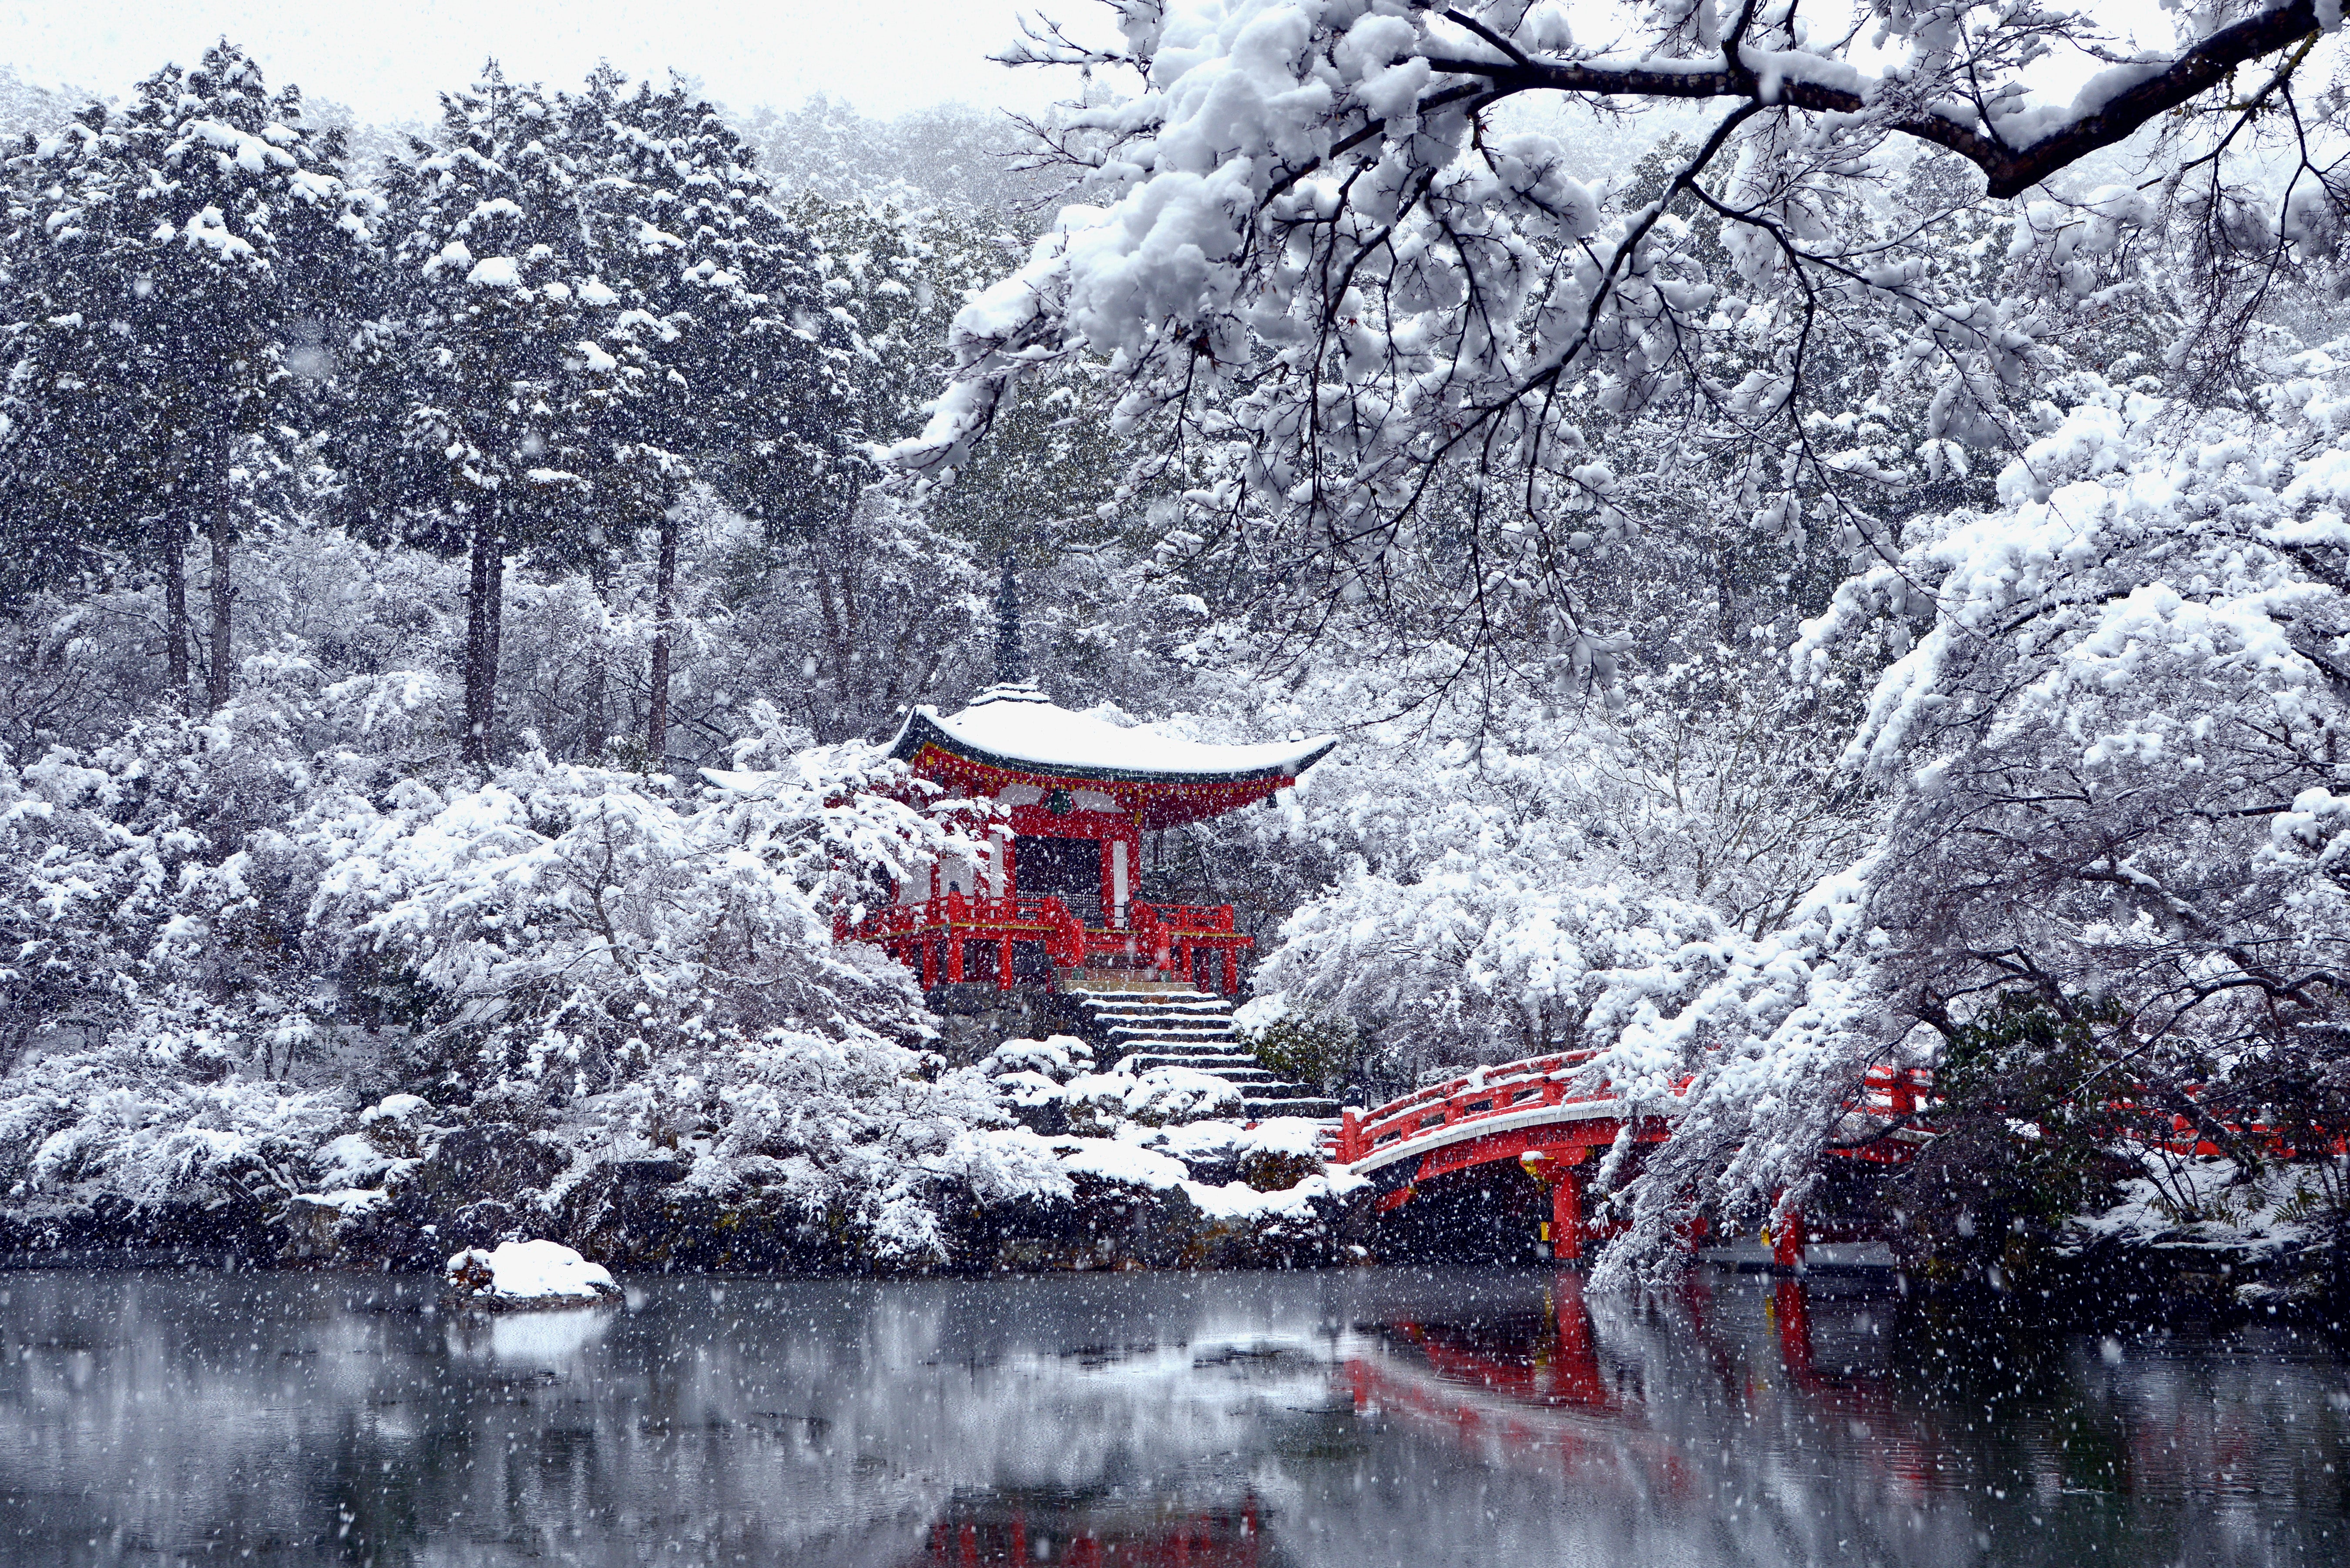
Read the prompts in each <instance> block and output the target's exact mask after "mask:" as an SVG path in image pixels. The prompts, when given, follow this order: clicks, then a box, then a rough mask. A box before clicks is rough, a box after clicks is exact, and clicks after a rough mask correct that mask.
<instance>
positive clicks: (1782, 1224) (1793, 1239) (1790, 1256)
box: [1771, 1209, 1804, 1270]
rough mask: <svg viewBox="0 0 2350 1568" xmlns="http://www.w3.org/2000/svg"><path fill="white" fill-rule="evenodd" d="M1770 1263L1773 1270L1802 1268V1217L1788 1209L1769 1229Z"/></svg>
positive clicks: (1795, 1211)
mask: <svg viewBox="0 0 2350 1568" xmlns="http://www.w3.org/2000/svg"><path fill="white" fill-rule="evenodd" d="M1771 1262H1772V1266H1773V1267H1774V1268H1781V1269H1787V1270H1794V1269H1800V1268H1802V1267H1803V1266H1804V1217H1803V1215H1802V1214H1801V1213H1800V1212H1798V1211H1797V1210H1793V1209H1790V1210H1787V1211H1786V1212H1785V1213H1784V1214H1782V1215H1780V1216H1779V1219H1778V1221H1777V1222H1776V1223H1775V1224H1773V1226H1772V1227H1771Z"/></svg>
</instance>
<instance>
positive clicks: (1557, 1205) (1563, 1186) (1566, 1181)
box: [1550, 1158, 1583, 1263]
mask: <svg viewBox="0 0 2350 1568" xmlns="http://www.w3.org/2000/svg"><path fill="white" fill-rule="evenodd" d="M1550 1169H1551V1179H1550V1255H1551V1256H1552V1258H1554V1259H1555V1260H1556V1261H1557V1262H1562V1263H1575V1262H1582V1261H1583V1189H1582V1186H1581V1185H1580V1184H1579V1183H1578V1182H1577V1181H1576V1180H1575V1168H1574V1167H1573V1166H1571V1165H1568V1164H1566V1163H1565V1162H1564V1161H1562V1160H1559V1159H1557V1158H1553V1159H1552V1160H1551V1162H1550Z"/></svg>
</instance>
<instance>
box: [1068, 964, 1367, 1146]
mask: <svg viewBox="0 0 2350 1568" xmlns="http://www.w3.org/2000/svg"><path fill="white" fill-rule="evenodd" d="M1062 993H1063V995H1065V996H1066V998H1067V999H1068V1000H1069V1001H1070V1002H1074V1003H1076V1007H1077V1009H1078V1011H1079V1012H1080V1014H1081V1016H1082V1020H1083V1022H1082V1024H1081V1026H1080V1028H1079V1030H1078V1033H1080V1034H1081V1035H1082V1036H1083V1037H1084V1039H1085V1041H1086V1043H1087V1044H1090V1045H1091V1046H1092V1047H1093V1048H1094V1051H1095V1054H1096V1057H1097V1060H1100V1061H1103V1062H1111V1063H1115V1064H1117V1066H1118V1070H1119V1071H1120V1072H1126V1073H1147V1072H1149V1070H1150V1069H1151V1068H1153V1067H1190V1068H1192V1069H1193V1070H1195V1071H1197V1072H1201V1073H1206V1074H1208V1075H1211V1076H1213V1077H1218V1078H1222V1079H1223V1080H1224V1081H1225V1082H1226V1083H1228V1084H1231V1085H1234V1086H1235V1087H1237V1088H1238V1089H1239V1090H1240V1092H1241V1096H1242V1102H1241V1103H1242V1105H1243V1107H1244V1108H1245V1109H1246V1110H1247V1112H1248V1114H1249V1116H1251V1117H1252V1118H1254V1119H1257V1120H1263V1118H1264V1117H1267V1116H1308V1117H1312V1118H1315V1119H1316V1120H1327V1119H1329V1118H1331V1117H1334V1116H1336V1115H1337V1114H1338V1102H1337V1101H1336V1100H1334V1099H1330V1098H1328V1097H1327V1096H1324V1095H1322V1094H1321V1093H1319V1092H1318V1091H1317V1090H1315V1088H1314V1087H1312V1086H1311V1085H1306V1084H1292V1083H1287V1082H1285V1081H1284V1080H1282V1079H1280V1078H1276V1077H1274V1075H1272V1074H1271V1073H1268V1072H1266V1071H1265V1070H1264V1069H1263V1067H1260V1066H1258V1065H1257V1061H1256V1058H1255V1057H1254V1056H1253V1055H1251V1054H1249V1053H1248V1052H1247V1051H1246V1050H1244V1049H1243V1047H1242V1045H1241V1044H1240V1037H1239V1033H1238V1032H1237V1031H1236V1030H1235V1029H1234V1028H1233V1026H1232V1002H1230V1001H1228V1000H1227V999H1225V998H1223V997H1221V996H1211V995H1209V994H1208V993H1207V992H1201V991H1195V990H1193V989H1192V988H1191V986H1189V985H1186V984H1184V983H1183V982H1182V981H1159V980H1140V979H1133V978H1128V977H1127V976H1124V975H1086V976H1083V977H1079V978H1073V979H1072V980H1071V981H1066V982H1065V983H1064V985H1063V988H1062Z"/></svg>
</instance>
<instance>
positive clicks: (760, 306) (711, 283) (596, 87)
mask: <svg viewBox="0 0 2350 1568" xmlns="http://www.w3.org/2000/svg"><path fill="white" fill-rule="evenodd" d="M567 107H569V108H570V109H571V110H572V112H573V115H574V117H575V119H576V120H577V134H578V136H579V138H580V140H581V142H582V143H583V145H592V146H594V147H595V149H596V158H597V178H596V179H595V181H594V182H593V183H592V185H591V186H590V187H589V188H588V189H589V191H590V196H589V207H590V211H591V214H592V219H593V222H592V223H591V227H592V228H593V229H594V230H595V232H596V233H597V234H598V236H599V238H600V239H601V240H602V242H603V261H604V265H605V272H604V277H605V281H606V283H607V284H608V286H610V287H611V288H613V289H614V290H616V291H617V292H619V294H620V295H621V296H622V302H623V303H622V308H621V311H620V315H619V325H618V327H617V329H616V331H615V332H614V334H613V341H614V345H615V347H614V352H615V353H616V354H617V355H618V356H619V358H620V360H621V372H620V386H621V389H622V391H621V395H620V396H619V397H617V398H616V399H615V400H613V403H612V405H611V427H612V428H611V431H610V439H609V442H608V452H609V462H608V467H607V469H606V471H605V472H604V473H603V475H602V478H601V482H600V488H601V490H602V492H603V494H602V495H601V496H600V497H599V500H598V512H599V514H602V515H604V516H605V517H606V518H607V519H608V521H609V523H611V524H617V525H618V526H619V528H620V529H622V530H626V531H627V532H628V533H629V534H630V535H633V534H634V533H636V532H637V531H638V530H640V529H644V528H650V529H651V530H652V531H653V533H654V561H653V597H654V606H653V613H654V619H655V628H654V635H653V642H652V649H651V670H650V702H649V704H648V718H647V724H646V734H645V746H646V754H647V756H648V758H649V759H650V763H651V765H653V766H656V767H658V766H660V763H661V760H662V758H663V757H664V756H665V755H666V754H667V750H668V730H669V723H670V656H671V633H672V626H671V622H672V619H673V616H674V609H675V605H674V598H675V588H676V571H677V545H678V540H677V529H678V524H677V504H678V501H679V499H680V498H681V495H682V494H683V493H684V491H685V489H686V487H687V485H688V484H689V483H692V482H693V481H694V480H695V479H697V478H700V477H703V476H704V475H709V476H711V477H712V478H714V479H715V480H716V481H717V484H718V488H719V489H720V490H721V491H722V492H724V493H728V494H729V499H737V494H736V492H737V491H738V490H739V486H737V485H735V484H733V483H730V482H729V481H730V476H732V475H733V474H735V472H736V471H738V470H739V469H741V468H742V467H743V466H744V459H745V458H746V457H748V458H749V459H750V463H751V465H752V466H759V467H764V466H765V465H766V464H769V463H774V462H787V463H789V464H790V465H791V466H793V467H794V468H795V469H796V470H798V471H799V472H802V473H803V474H806V473H809V472H815V471H818V470H821V469H825V468H828V467H829V468H837V467H838V466H839V454H838V452H837V451H823V452H819V451H818V450H816V448H817V446H818V445H819V444H820V442H819V441H816V440H812V439H811V438H812V437H813V436H814V435H815V433H816V431H818V430H819V429H820V428H821V426H822V424H823V420H822V417H821V416H822V413H823V412H824V411H825V410H827V409H828V408H829V407H832V406H835V405H837V404H838V403H840V402H841V401H843V400H844V395H843V394H844V387H843V384H842V378H841V376H840V369H841V367H842V366H843V364H844V363H845V362H846V360H847V357H848V355H847V346H846V337H847V333H846V331H845V330H844V329H843V327H842V324H841V323H840V321H839V320H838V319H837V318H836V317H834V316H832V315H831V314H830V313H828V312H827V308H826V306H827V300H826V296H825V292H824V286H823V280H822V278H821V277H820V276H818V275H817V273H816V268H815V266H814V265H813V256H812V254H811V252H810V249H809V247H808V244H807V243H806V239H805V238H804V237H803V236H802V235H801V234H799V232H798V231H797V230H796V229H795V228H794V227H793V226H792V225H791V224H790V223H788V222H786V221H785V218H784V216H783V214H782V213H780V212H779V211H777V209H776V208H775V206H774V204H773V203H772V202H771V201H770V200H769V193H768V189H767V185H766V182H764V180H763V179H762V178H761V177H760V175H759V174H758V172H757V171H756V170H755V169H754V167H753V162H752V153H751V151H750V149H749V148H748V147H747V146H746V145H745V144H744V143H743V140H742V139H741V138H740V137H738V136H737V135H736V134H735V133H734V131H733V130H731V129H730V128H729V127H728V126H727V125H726V124H725V122H724V121H723V119H722V118H721V117H720V115H719V113H718V111H717V110H716V109H713V108H712V106H711V105H710V104H708V103H706V102H703V101H702V100H701V99H697V98H695V97H694V96H692V95H691V93H690V92H689V91H688V90H687V89H686V88H685V87H684V86H683V85H682V84H680V83H678V82H675V81H672V82H671V84H670V85H669V86H667V87H666V88H658V89H657V88H654V87H652V86H651V85H650V83H646V84H639V86H638V87H637V88H636V90H635V91H633V92H629V91H626V90H625V83H624V81H623V79H622V78H620V77H619V74H618V73H617V72H613V71H611V70H610V69H609V68H606V69H604V70H601V71H598V73H597V74H596V75H594V76H592V77H591V78H589V79H588V82H587V88H586V89H585V91H584V92H582V93H581V94H580V95H579V96H578V97H577V98H576V99H568V100H567Z"/></svg>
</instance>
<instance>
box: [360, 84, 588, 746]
mask: <svg viewBox="0 0 2350 1568" xmlns="http://www.w3.org/2000/svg"><path fill="white" fill-rule="evenodd" d="M566 129H567V127H566V122H565V119H564V117H563V116H562V115H561V114H560V113H559V112H558V109H557V106H556V104H555V103H554V102H552V101H551V100H550V99H548V98H547V97H546V95H545V94H544V93H542V92H541V91H539V89H538V88H535V87H525V86H517V85H515V84H514V83H512V82H509V81H507V80H506V79H505V77H504V73H502V72H501V71H499V70H498V69H497V67H495V66H494V65H493V66H492V67H490V68H489V69H488V70H487V71H485V72H484V76H483V78H482V79H481V81H480V82H478V83H477V84H475V85H474V86H473V87H472V88H467V89H465V90H463V91H462V92H453V93H449V94H445V95H444V96H443V97H442V123H441V128H440V131H439V134H438V138H437V140H435V141H434V142H432V143H430V144H427V143H421V142H420V143H418V144H417V145H416V146H415V147H414V148H413V149H412V151H411V156H410V157H409V158H407V159H405V160H401V161H398V162H396V163H395V164H394V165H392V167H391V169H390V172H389V175H388V177H387V201H388V205H389V211H388V213H387V217H386V223H387V246H388V249H389V251H390V255H389V257H388V261H387V271H388V275H387V277H386V279H385V289H386V293H387V295H388V297H387V299H386V300H385V302H384V306H383V313H382V314H381V315H380V317H378V318H377V319H376V320H375V321H373V322H371V323H370V324H369V326H368V327H366V329H365V330H364V331H363V332H362V333H361V334H360V337H359V353H360V355H361V356H362V357H363V358H365V359H367V360H368V361H369V364H368V367H367V374H368V376H369V388H368V391H367V393H366V395H367V396H368V397H369V399H370V400H373V401H374V402H375V403H376V405H377V406H378V409H379V410H380V412H381V413H382V414H383V415H384V416H386V417H387V418H388V419H389V420H390V422H391V423H392V424H393V425H394V426H395V427H396V429H395V431H394V432H393V433H392V434H390V435H389V436H385V437H382V438H380V441H379V442H369V443H365V444H362V445H361V446H359V450H358V452H356V453H354V454H353V455H352V456H351V457H350V458H349V459H348V461H349V462H353V463H359V462H367V463H369V464H370V465H372V472H368V473H366V474H365V475H364V476H363V479H362V483H363V493H361V494H360V496H359V498H358V504H359V507H360V508H361V510H362V512H363V514H365V516H366V522H367V526H368V527H369V529H370V530H371V531H373V532H375V533H377V534H380V535H384V536H389V537H403V538H406V539H409V540H411V541H413V542H416V543H420V544H424V545H429V546H431V547H433V548H437V549H442V550H446V551H448V552H450V553H452V554H458V553H462V554H463V555H464V556H465V557H466V559H467V562H468V567H469V571H470V578H469V581H468V584H467V588H466V624H465V647H464V661H463V667H464V693H465V696H464V710H463V722H462V725H461V726H460V735H461V742H460V749H461V751H462V753H463V755H464V757H465V758H466V759H467V760H469V761H473V762H480V761H483V760H485V759H486V758H487V757H489V755H490V754H491V753H492V750H493V747H494V733H495V731H496V726H497V671H498V641H499V634H500V628H501V617H502V614H503V611H504V595H505V564H506V560H507V557H508V556H512V555H520V554H525V553H535V554H536V555H538V556H541V557H544V558H548V559H555V560H564V561H577V560H580V559H583V558H585V557H586V556H587V555H589V554H591V553H592V552H594V551H595V550H597V549H598V548H600V546H601V544H602V540H603V525H602V523H601V521H600V520H599V518H598V516H597V514H596V508H595V496H594V491H593V483H594V481H593V472H594V471H595V469H596V468H597V467H598V466H599V464H600V462H602V460H603V458H604V455H605V454H604V452H603V451H602V450H601V448H602V441H601V439H600V438H601V436H602V431H601V421H603V420H604V418H605V417H606V416H607V414H608V410H610V409H611V407H612V406H613V405H614V404H615V403H617V402H619V401H620V400H623V398H624V397H625V395H626V387H625V381H624V376H623V369H622V366H621V363H620V360H619V358H618V357H617V356H616V355H615V354H614V353H613V352H612V351H611V348H610V347H609V346H608V344H607V342H606V340H605V339H606V337H607V335H608V334H610V333H611V332H613V331H614V330H615V329H616V328H617V326H618V320H617V318H618V317H619V309H620V304H621V301H620V296H619V294H618V293H617V292H616V291H615V290H614V289H612V288H611V287H610V286H608V285H607V284H605V283H604V281H603V280H602V277H601V275H600V273H601V268H602V266H603V263H604V256H603V254H602V253H601V250H600V248H599V245H598V240H597V237H596V235H595V234H594V232H593V231H592V230H591V229H589V228H588V227H587V225H586V224H584V223H582V221H581V220H582V205H583V200H584V192H583V191H582V185H583V182H584V181H585V180H587V179H588V178H592V174H590V173H588V172H587V171H583V169H582V167H581V163H582V160H583V157H584V156H585V154H586V151H587V150H585V149H583V148H581V147H579V146H578V145H577V143H576V142H575V140H573V139H572V138H571V137H569V136H567V135H566V134H565V131H566Z"/></svg>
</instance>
